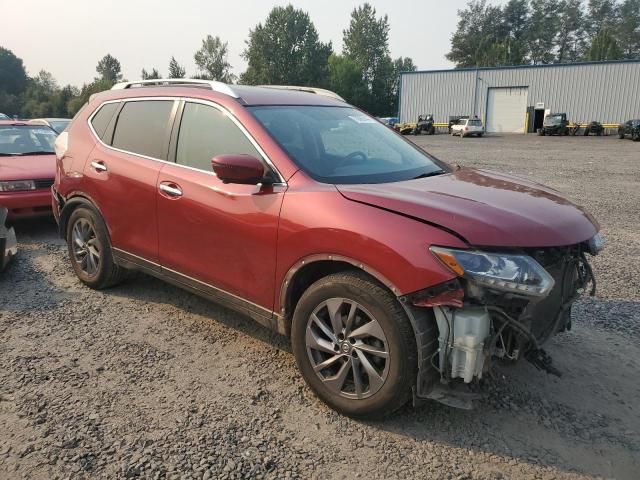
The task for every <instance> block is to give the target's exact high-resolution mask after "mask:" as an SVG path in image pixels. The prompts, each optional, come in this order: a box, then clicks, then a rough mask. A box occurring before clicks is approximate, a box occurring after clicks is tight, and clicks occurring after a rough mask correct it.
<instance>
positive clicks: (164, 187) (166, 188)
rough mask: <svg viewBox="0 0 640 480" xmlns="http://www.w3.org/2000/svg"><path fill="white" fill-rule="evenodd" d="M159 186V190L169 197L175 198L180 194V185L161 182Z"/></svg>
mask: <svg viewBox="0 0 640 480" xmlns="http://www.w3.org/2000/svg"><path fill="white" fill-rule="evenodd" d="M159 188H160V191H161V192H164V193H166V194H167V196H169V197H173V198H176V197H181V196H182V190H180V187H178V185H176V184H175V183H172V184H166V183H161V184H160V187H159Z"/></svg>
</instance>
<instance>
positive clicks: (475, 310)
mask: <svg viewBox="0 0 640 480" xmlns="http://www.w3.org/2000/svg"><path fill="white" fill-rule="evenodd" d="M434 313H435V315H436V321H437V322H438V330H439V331H440V335H439V341H440V365H441V366H442V365H446V366H447V368H450V372H451V378H458V377H461V378H463V379H464V381H465V383H469V382H471V381H472V380H473V378H474V377H478V378H482V370H483V367H484V361H485V353H484V342H485V340H486V339H487V338H488V337H489V331H490V327H491V319H490V318H489V314H488V313H487V311H486V309H485V308H483V307H468V308H453V309H452V308H446V307H436V308H434ZM450 330H451V331H450Z"/></svg>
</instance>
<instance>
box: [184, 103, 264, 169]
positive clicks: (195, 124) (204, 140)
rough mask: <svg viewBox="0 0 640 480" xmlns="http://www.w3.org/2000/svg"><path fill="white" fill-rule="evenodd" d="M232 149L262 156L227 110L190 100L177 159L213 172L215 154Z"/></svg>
mask: <svg viewBox="0 0 640 480" xmlns="http://www.w3.org/2000/svg"><path fill="white" fill-rule="evenodd" d="M231 153H235V154H247V155H253V156H254V157H256V158H259V159H261V158H262V157H261V156H260V154H259V153H258V151H257V150H256V148H255V147H254V146H253V144H252V143H251V142H250V141H249V139H248V138H247V136H246V135H245V134H244V133H243V132H242V131H241V130H240V129H239V128H238V126H237V125H236V124H235V123H233V121H232V120H231V119H230V118H229V117H227V116H226V115H225V114H224V113H223V112H221V111H220V110H218V109H217V108H214V107H211V106H209V105H202V104H199V103H187V104H186V105H185V106H184V113H183V115H182V122H181V123H180V135H179V136H178V148H177V152H176V162H177V163H178V164H180V165H186V166H188V167H193V168H197V169H200V170H205V171H208V172H210V171H211V159H212V158H213V157H215V156H216V155H224V154H231Z"/></svg>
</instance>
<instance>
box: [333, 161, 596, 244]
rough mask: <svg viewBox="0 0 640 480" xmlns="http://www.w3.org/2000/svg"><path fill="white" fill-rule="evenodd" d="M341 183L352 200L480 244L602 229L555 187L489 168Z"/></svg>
mask: <svg viewBox="0 0 640 480" xmlns="http://www.w3.org/2000/svg"><path fill="white" fill-rule="evenodd" d="M336 187H337V188H338V190H339V191H340V193H342V195H344V196H345V197H346V198H348V199H350V200H353V201H357V202H361V203H365V204H369V205H372V206H376V207H380V208H384V209H386V210H390V211H394V212H398V213H400V214H404V215H409V216H412V217H416V218H419V219H421V220H424V221H426V222H429V223H432V224H435V225H438V226H440V227H443V228H445V229H447V230H451V231H454V232H456V233H457V234H458V235H460V236H461V237H463V238H464V239H465V240H466V241H467V242H468V243H469V244H470V245H476V246H493V247H551V246H564V245H574V244H577V243H580V242H583V241H585V240H588V239H589V238H591V237H592V236H594V235H595V234H596V233H597V232H598V230H599V226H598V223H597V222H596V221H595V220H594V219H593V218H592V217H591V216H590V215H589V214H588V213H587V212H585V211H584V210H583V209H582V208H581V207H578V206H577V205H574V204H573V203H571V202H570V201H569V200H567V199H566V198H564V197H562V196H561V195H560V194H559V193H558V192H556V191H555V190H552V189H549V188H546V187H544V186H542V185H540V184H537V183H534V182H529V181H527V180H523V179H520V178H516V177H513V176H510V175H504V174H500V173H496V172H491V171H486V170H475V169H471V168H463V169H460V170H457V171H454V172H451V173H448V174H445V175H438V176H434V177H428V178H422V179H417V180H409V181H405V182H395V183H385V184H376V185H336Z"/></svg>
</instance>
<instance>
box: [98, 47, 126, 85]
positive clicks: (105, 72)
mask: <svg viewBox="0 0 640 480" xmlns="http://www.w3.org/2000/svg"><path fill="white" fill-rule="evenodd" d="M96 72H98V75H99V77H98V78H99V79H101V80H105V81H106V82H110V83H111V84H112V85H113V84H114V83H116V82H119V81H120V80H122V70H121V67H120V62H119V61H118V59H117V58H115V57H113V56H111V54H107V55H105V56H104V57H102V59H101V60H100V61H99V62H98V65H97V66H96Z"/></svg>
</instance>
